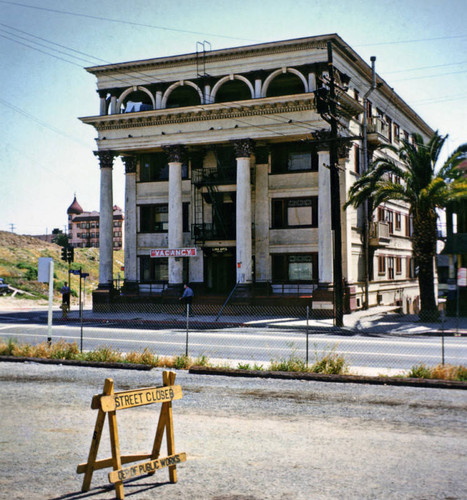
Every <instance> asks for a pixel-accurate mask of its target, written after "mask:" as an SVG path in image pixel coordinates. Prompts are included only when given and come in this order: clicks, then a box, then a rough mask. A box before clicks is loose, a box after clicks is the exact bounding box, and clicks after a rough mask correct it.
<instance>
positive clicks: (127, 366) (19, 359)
mask: <svg viewBox="0 0 467 500" xmlns="http://www.w3.org/2000/svg"><path fill="white" fill-rule="evenodd" d="M1 361H7V362H10V363H42V364H46V365H67V366H82V367H87V368H110V369H121V370H143V371H149V370H152V366H149V365H138V364H134V363H105V362H103V361H79V360H75V359H48V358H28V357H23V356H0V362H1Z"/></svg>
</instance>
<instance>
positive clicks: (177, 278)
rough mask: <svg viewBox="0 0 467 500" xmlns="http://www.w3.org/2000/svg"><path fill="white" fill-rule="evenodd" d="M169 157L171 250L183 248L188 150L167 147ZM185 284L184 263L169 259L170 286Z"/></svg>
mask: <svg viewBox="0 0 467 500" xmlns="http://www.w3.org/2000/svg"><path fill="white" fill-rule="evenodd" d="M164 150H165V152H166V153H167V155H168V157H169V231H168V243H169V248H181V247H183V205H182V165H183V161H184V160H185V157H186V148H185V147H184V146H181V145H175V146H166V147H164ZM182 282H183V261H182V259H181V258H177V257H169V285H181V284H182Z"/></svg>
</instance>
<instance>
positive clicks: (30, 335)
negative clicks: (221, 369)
mask: <svg viewBox="0 0 467 500" xmlns="http://www.w3.org/2000/svg"><path fill="white" fill-rule="evenodd" d="M0 336H1V337H3V338H4V339H6V338H11V337H13V338H16V339H17V340H19V341H22V342H25V343H32V344H36V343H39V342H42V341H44V340H46V339H47V337H48V331H47V325H46V324H45V321H44V312H41V311H30V312H28V313H27V314H24V313H23V314H21V313H1V314H0ZM52 338H53V340H58V339H65V340H66V341H76V342H77V343H78V345H79V346H80V347H81V345H82V348H83V350H91V349H96V348H99V347H102V346H111V347H113V348H115V349H119V350H121V351H122V352H129V351H138V350H142V349H144V348H145V347H148V348H149V349H151V350H152V351H153V352H154V353H156V354H158V355H161V356H174V355H182V354H185V352H186V350H187V342H188V354H189V355H190V356H191V357H193V358H196V357H199V356H207V357H208V358H209V359H211V360H214V361H216V362H227V361H230V362H231V364H233V366H236V364H238V363H250V364H253V363H258V364H267V363H269V362H270V361H271V360H279V359H287V358H289V357H291V356H293V357H298V358H300V359H303V360H305V359H306V352H307V345H308V359H309V361H310V362H313V360H314V359H315V356H320V355H322V354H324V353H328V352H331V351H332V350H333V349H334V350H335V352H337V353H339V354H341V355H343V356H344V357H345V359H346V361H347V363H348V364H349V366H350V367H351V368H353V369H354V370H356V371H357V372H358V371H360V373H361V372H362V370H365V369H374V370H381V373H384V372H385V370H386V371H388V372H390V373H393V372H394V371H398V370H399V371H401V370H408V369H410V368H411V367H412V366H414V365H415V364H418V363H425V364H427V365H436V364H438V363H441V362H442V361H443V359H444V362H446V363H450V364H455V365H457V364H466V360H467V337H461V336H453V335H449V336H446V337H442V336H433V335H430V336H429V335H423V334H421V335H420V334H418V335H414V334H406V335H402V334H397V333H392V334H386V335H385V334H381V333H379V334H369V333H365V332H362V333H357V332H346V333H345V334H342V333H339V332H331V333H323V332H322V331H318V332H316V331H315V330H314V329H312V328H310V329H309V334H308V340H307V334H306V329H303V328H297V327H289V328H287V327H285V326H281V327H278V326H272V325H265V324H262V325H259V326H255V327H253V326H224V327H221V326H220V325H219V326H218V327H217V328H212V325H211V328H208V329H202V328H200V327H199V325H198V327H197V329H191V328H189V329H188V332H187V329H186V327H184V322H183V321H182V320H181V319H180V323H179V327H178V328H161V326H160V325H158V324H157V322H156V321H155V322H154V323H153V324H151V325H149V324H148V323H142V324H141V323H138V322H135V324H134V327H133V325H132V323H131V321H124V322H121V321H118V320H115V319H109V320H108V321H107V322H103V321H101V320H100V321H95V322H92V321H86V322H85V323H83V326H82V328H81V326H80V323H79V322H77V321H73V322H70V323H63V322H58V324H54V325H53V329H52ZM443 356H444V358H443Z"/></svg>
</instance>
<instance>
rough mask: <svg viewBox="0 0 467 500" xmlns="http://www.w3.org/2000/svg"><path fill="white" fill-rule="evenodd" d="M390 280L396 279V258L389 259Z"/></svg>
mask: <svg viewBox="0 0 467 500" xmlns="http://www.w3.org/2000/svg"><path fill="white" fill-rule="evenodd" d="M387 260H388V278H389V279H390V280H393V279H394V257H388V259H387Z"/></svg>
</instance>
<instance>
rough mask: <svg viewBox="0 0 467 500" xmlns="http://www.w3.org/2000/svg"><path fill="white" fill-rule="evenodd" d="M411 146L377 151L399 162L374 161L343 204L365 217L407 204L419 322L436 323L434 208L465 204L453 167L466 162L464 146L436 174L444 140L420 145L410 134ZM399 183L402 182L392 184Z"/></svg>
mask: <svg viewBox="0 0 467 500" xmlns="http://www.w3.org/2000/svg"><path fill="white" fill-rule="evenodd" d="M413 137H414V141H413V143H409V142H407V141H403V143H402V146H401V147H399V148H397V147H394V146H390V145H384V146H382V147H381V148H380V150H390V151H392V152H394V153H395V154H396V156H397V158H398V160H399V161H398V162H397V163H396V162H395V161H393V160H391V159H390V158H388V157H380V158H377V159H376V160H375V161H374V162H373V163H372V165H371V166H370V168H369V170H368V172H366V173H365V174H364V175H362V177H360V179H358V180H357V181H356V182H355V183H354V184H353V185H352V187H351V188H350V190H349V200H348V201H347V203H346V204H345V206H344V207H345V208H347V206H349V205H352V206H354V207H358V206H360V205H362V204H363V203H364V202H366V201H367V202H368V207H369V208H368V216H369V217H371V215H372V213H373V211H374V209H375V208H376V207H378V205H380V204H381V203H384V202H386V201H389V200H402V201H405V202H406V203H408V205H409V210H410V214H411V216H412V218H413V234H412V244H413V255H414V258H415V264H416V265H417V266H418V283H419V288H420V303H421V308H420V319H429V318H433V317H436V315H437V308H436V300H435V289H434V270H433V259H434V256H435V254H436V241H437V218H438V214H437V212H436V209H437V208H444V207H446V205H447V204H448V203H450V202H452V201H455V200H458V199H461V198H467V181H466V179H465V178H463V177H462V175H460V172H459V171H458V170H456V167H457V166H458V165H459V164H460V163H461V162H462V161H463V160H464V159H465V158H466V157H467V143H466V144H462V145H461V146H459V147H458V148H457V149H456V151H454V153H453V154H452V155H451V156H450V157H449V158H448V159H447V160H446V162H445V163H444V165H443V166H442V167H441V168H439V169H438V168H437V166H436V163H437V161H438V158H439V155H440V152H441V149H442V147H443V145H444V143H445V141H446V139H447V135H446V136H441V135H439V134H438V132H436V133H435V134H434V135H433V136H432V137H431V139H430V140H429V141H428V142H427V144H425V143H424V141H423V137H422V136H421V135H419V134H414V135H413ZM393 179H401V182H393Z"/></svg>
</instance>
